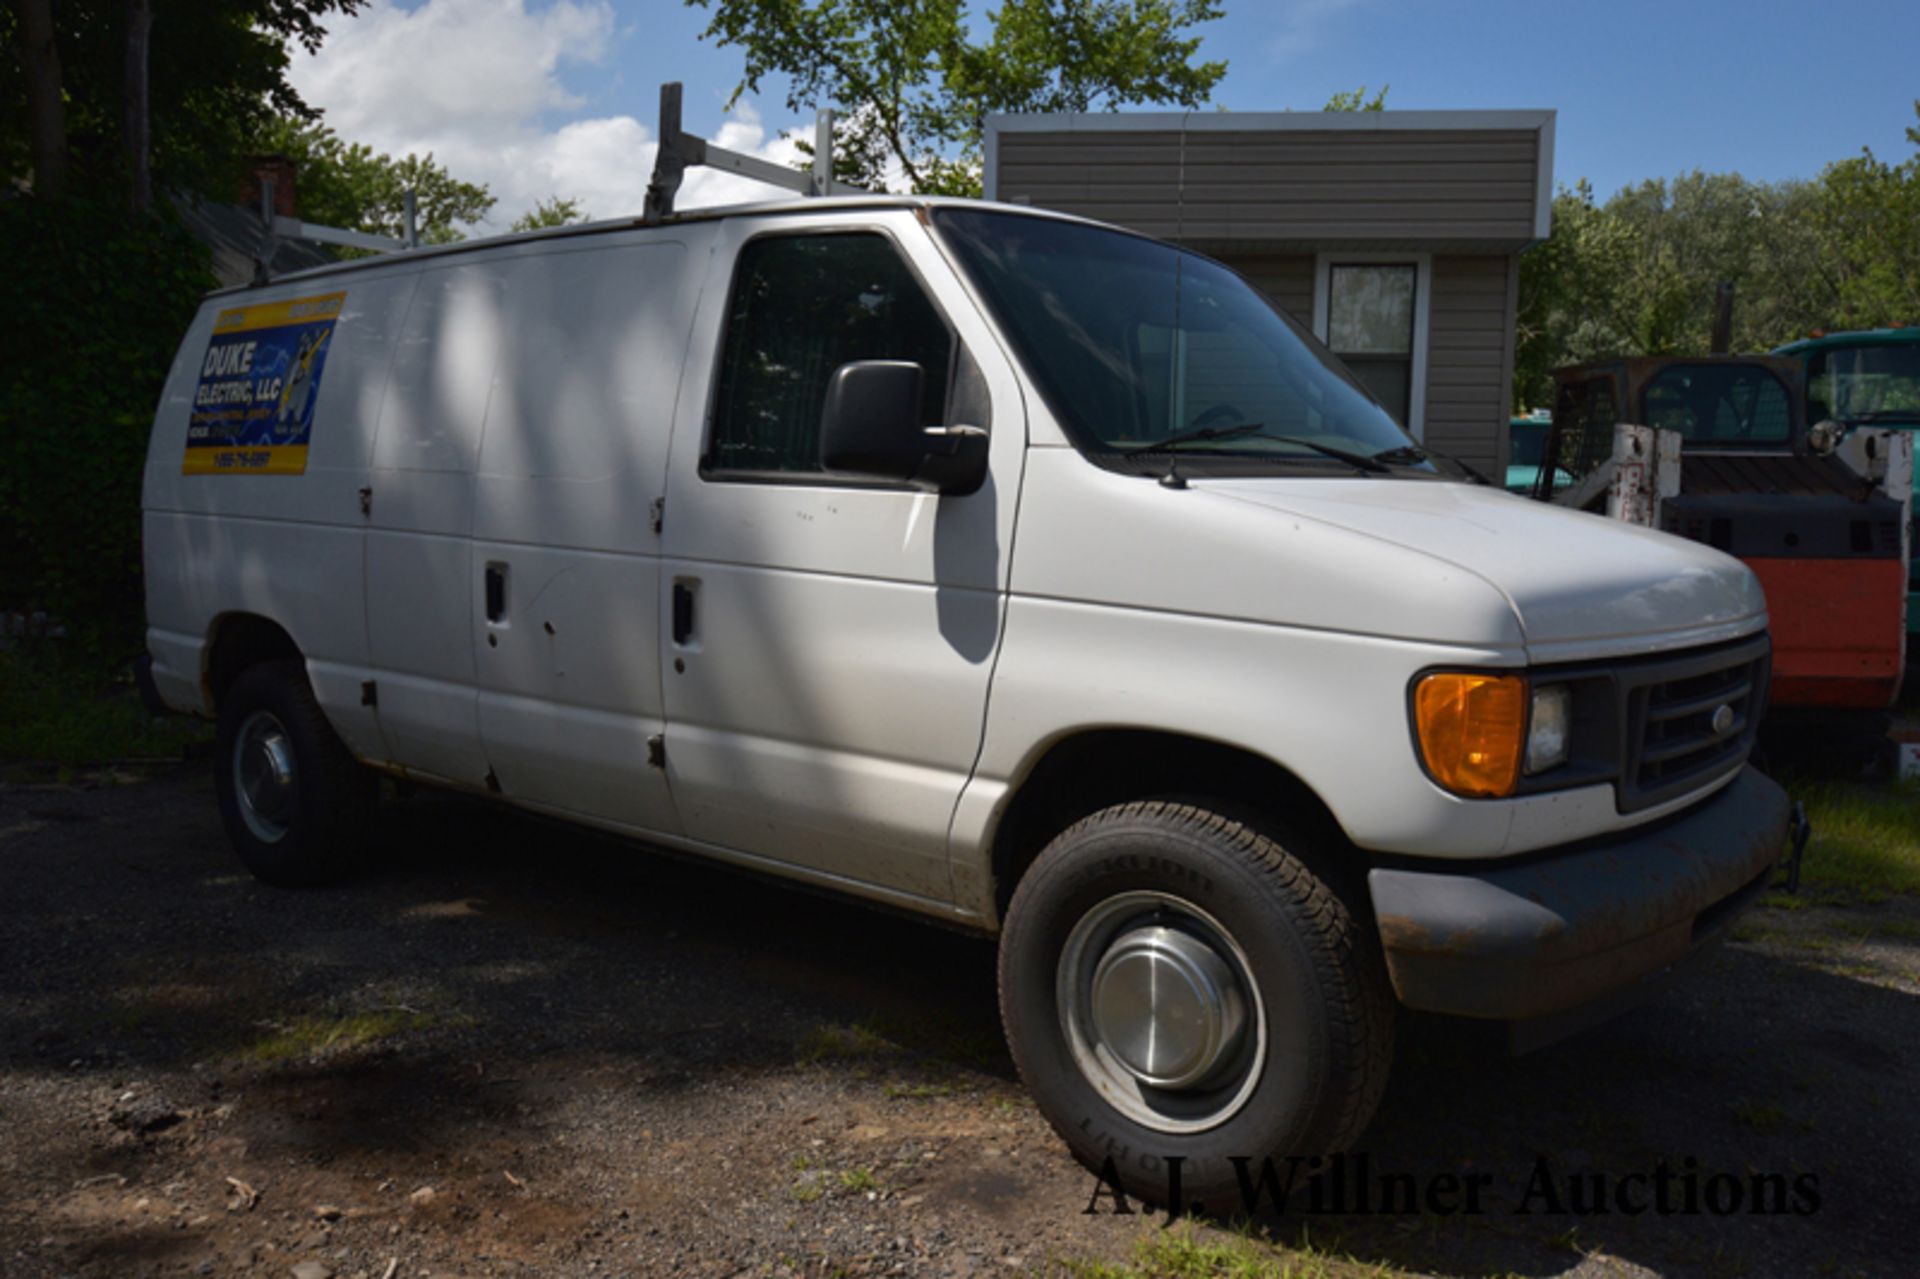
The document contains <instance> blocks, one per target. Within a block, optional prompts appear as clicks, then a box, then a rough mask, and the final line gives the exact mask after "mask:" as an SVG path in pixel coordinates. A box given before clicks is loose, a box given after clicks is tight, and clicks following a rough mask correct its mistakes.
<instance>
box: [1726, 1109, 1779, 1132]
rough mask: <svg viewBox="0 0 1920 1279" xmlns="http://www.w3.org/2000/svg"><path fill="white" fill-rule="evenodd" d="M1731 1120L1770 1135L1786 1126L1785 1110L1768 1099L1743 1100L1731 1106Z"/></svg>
mask: <svg viewBox="0 0 1920 1279" xmlns="http://www.w3.org/2000/svg"><path fill="white" fill-rule="evenodd" d="M1732 1113H1733V1121H1734V1122H1735V1123H1737V1124H1739V1125H1740V1126H1741V1127H1743V1128H1751V1129H1753V1130H1754V1131H1755V1132H1757V1133H1759V1134H1760V1135H1761V1136H1770V1135H1772V1134H1773V1133H1776V1132H1779V1131H1780V1130H1781V1129H1783V1128H1785V1127H1786V1126H1787V1112H1786V1111H1784V1110H1782V1109H1781V1108H1780V1107H1778V1106H1776V1105H1774V1104H1773V1103H1772V1102H1770V1101H1743V1102H1741V1103H1740V1104H1738V1105H1737V1106H1735V1107H1734V1108H1733V1112H1732Z"/></svg>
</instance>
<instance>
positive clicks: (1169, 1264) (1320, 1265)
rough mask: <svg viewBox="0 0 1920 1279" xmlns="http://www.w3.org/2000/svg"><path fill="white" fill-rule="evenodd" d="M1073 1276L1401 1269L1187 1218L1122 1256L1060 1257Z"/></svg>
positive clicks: (1282, 1276) (1388, 1274)
mask: <svg viewBox="0 0 1920 1279" xmlns="http://www.w3.org/2000/svg"><path fill="white" fill-rule="evenodd" d="M1053 1273H1055V1274H1060V1275H1066V1276H1070V1277H1071V1279H1393V1276H1395V1275H1397V1274H1399V1273H1400V1272H1398V1271H1395V1270H1392V1269H1389V1268H1387V1267H1385V1266H1378V1265H1368V1264H1366V1263H1364V1262H1360V1261H1357V1260H1355V1259H1353V1258H1351V1257H1335V1256H1333V1255H1332V1254H1330V1253H1325V1252H1321V1251H1319V1250H1318V1249H1316V1248H1313V1247H1312V1246H1310V1245H1308V1244H1306V1243H1305V1242H1304V1241H1303V1242H1302V1244H1301V1245H1300V1246H1299V1247H1298V1248H1280V1247H1276V1246H1274V1245H1273V1244H1271V1243H1269V1242H1267V1241H1266V1240H1264V1239H1259V1238H1255V1237H1254V1236H1252V1235H1249V1234H1244V1233H1242V1234H1225V1233H1220V1232H1203V1231H1202V1230H1201V1229H1199V1228H1198V1227H1195V1226H1194V1225H1193V1224H1192V1223H1190V1222H1183V1223H1181V1224H1180V1225H1178V1226H1174V1227H1172V1228H1170V1229H1165V1230H1155V1231H1153V1232H1152V1233H1151V1234H1147V1235H1144V1236H1142V1237H1141V1238H1140V1239H1138V1240H1137V1241H1136V1242H1135V1243H1134V1246H1133V1255H1132V1256H1131V1257H1130V1258H1128V1259H1127V1260H1125V1261H1088V1260H1075V1261H1061V1262H1058V1263H1056V1265H1055V1268H1054V1271H1053Z"/></svg>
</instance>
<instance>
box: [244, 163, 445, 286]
mask: <svg viewBox="0 0 1920 1279" xmlns="http://www.w3.org/2000/svg"><path fill="white" fill-rule="evenodd" d="M402 194H403V195H404V196H405V197H406V215H405V216H406V228H407V229H406V233H405V235H404V236H400V237H396V236H391V235H377V234H375V233H374V232H372V231H349V230H347V229H346V228H344V227H337V226H324V225H322V224H321V223H318V222H302V221H301V220H300V219H299V218H290V217H288V216H287V215H286V214H284V213H277V212H275V211H274V199H273V179H272V178H270V177H266V176H262V177H261V179H260V222H261V225H262V226H264V227H265V228H266V229H265V233H264V234H263V235H262V236H261V237H260V250H259V252H258V253H256V254H255V255H254V280H253V282H254V283H255V284H265V283H266V282H267V281H268V280H269V279H271V278H272V273H271V271H269V270H268V266H267V264H268V263H270V262H272V261H273V253H274V248H275V246H276V245H277V244H278V243H279V242H280V241H281V240H312V241H315V242H317V243H319V244H339V245H344V246H345V247H347V248H350V249H368V250H371V251H372V252H374V253H400V252H403V251H405V250H407V249H417V248H419V247H420V215H419V201H418V198H417V197H416V195H415V193H414V190H413V188H412V187H408V188H407V189H406V190H405V191H404V192H402Z"/></svg>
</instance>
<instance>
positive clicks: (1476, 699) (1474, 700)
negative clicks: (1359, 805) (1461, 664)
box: [1413, 671, 1573, 798]
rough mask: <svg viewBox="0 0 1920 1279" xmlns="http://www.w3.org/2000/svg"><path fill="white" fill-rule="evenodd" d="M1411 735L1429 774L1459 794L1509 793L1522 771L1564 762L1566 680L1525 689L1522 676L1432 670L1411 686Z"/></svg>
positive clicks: (1568, 708) (1568, 732)
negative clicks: (1563, 682) (1413, 735)
mask: <svg viewBox="0 0 1920 1279" xmlns="http://www.w3.org/2000/svg"><path fill="white" fill-rule="evenodd" d="M1413 722H1414V734H1415V736H1416V737H1417V738H1418V740H1419V743H1420V757H1421V759H1422V760H1423V761H1424V762H1425V764H1426V766H1427V772H1428V773H1430V774H1431V775H1432V776H1433V779H1434V780H1435V781H1436V782H1438V783H1440V785H1441V786H1443V787H1445V788H1446V789H1447V790H1450V791H1452V792H1453V793H1454V794H1456V795H1465V796H1469V797H1474V798H1499V797H1501V796H1505V795H1511V794H1513V790H1514V787H1515V786H1516V785H1517V784H1518V783H1519V781H1520V776H1521V772H1522V769H1523V768H1524V770H1525V772H1526V773H1527V774H1529V775H1531V774H1534V773H1543V772H1546V771H1547V770H1548V769H1550V768H1557V767H1558V766H1560V765H1561V764H1564V763H1566V762H1567V759H1568V757H1569V754H1570V746H1571V738H1572V728H1573V698H1572V696H1571V694H1570V693H1569V692H1568V690H1567V686H1566V685H1565V684H1548V685H1545V686H1543V687H1540V688H1530V687H1529V685H1528V682H1527V679H1526V677H1525V676H1523V675H1496V674H1493V673H1490V672H1487V671H1437V672H1434V673H1432V674H1429V675H1425V676H1422V677H1421V679H1420V682H1419V683H1417V684H1415V685H1414V689H1413Z"/></svg>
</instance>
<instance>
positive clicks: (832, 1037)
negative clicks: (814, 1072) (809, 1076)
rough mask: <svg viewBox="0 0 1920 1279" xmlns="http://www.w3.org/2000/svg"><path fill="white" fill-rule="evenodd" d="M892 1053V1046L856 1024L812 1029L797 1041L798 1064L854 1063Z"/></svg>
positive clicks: (869, 1030)
mask: <svg viewBox="0 0 1920 1279" xmlns="http://www.w3.org/2000/svg"><path fill="white" fill-rule="evenodd" d="M893 1051H894V1046H893V1045H892V1044H891V1043H889V1042H888V1041H887V1040H886V1039H885V1038H884V1037H883V1036H881V1035H880V1034H879V1033H878V1032H877V1031H874V1030H871V1029H869V1028H868V1027H866V1026H862V1025H859V1024H857V1023H856V1024H854V1025H848V1026H838V1025H831V1024H829V1025H824V1026H815V1027H814V1028H813V1029H812V1030H810V1031H808V1032H807V1033H806V1034H805V1035H804V1036H802V1037H801V1040H800V1064H801V1065H802V1066H812V1065H817V1064H819V1063H820V1062H826V1061H853V1060H857V1059H859V1058H862V1057H878V1056H880V1055H882V1054H884V1053H890V1052H893Z"/></svg>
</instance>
